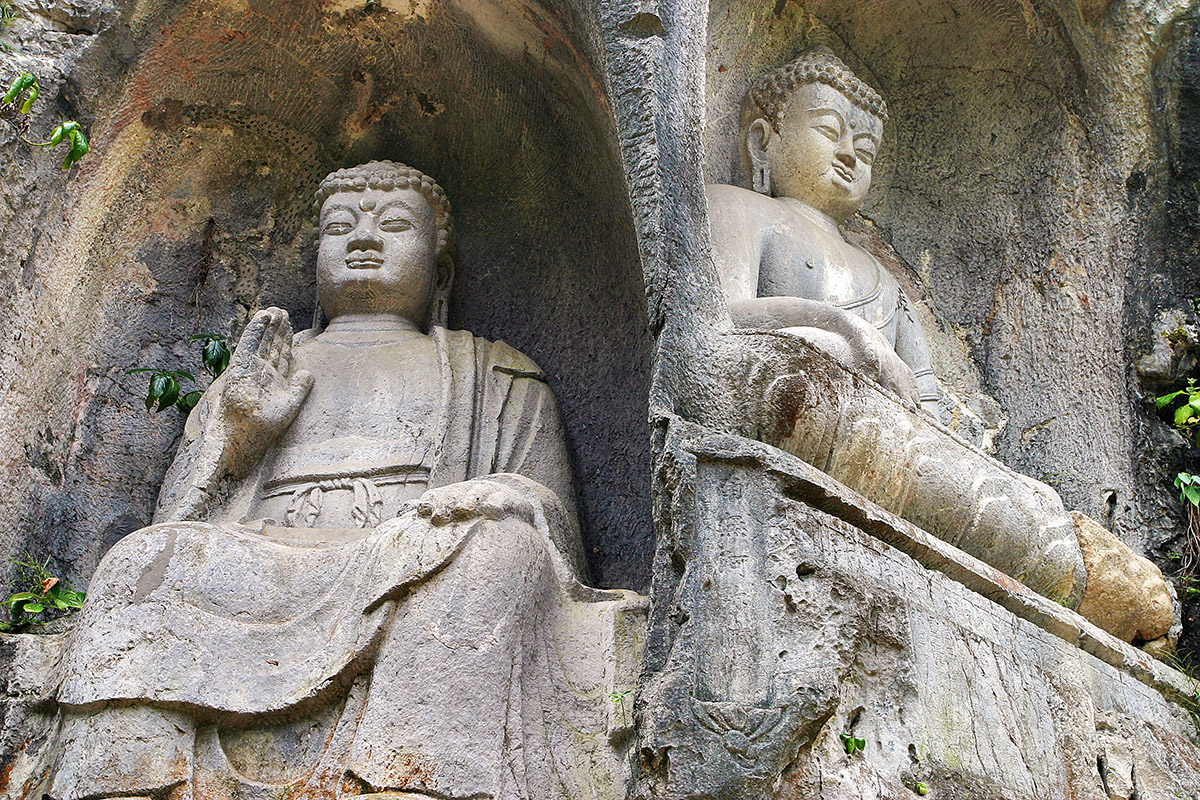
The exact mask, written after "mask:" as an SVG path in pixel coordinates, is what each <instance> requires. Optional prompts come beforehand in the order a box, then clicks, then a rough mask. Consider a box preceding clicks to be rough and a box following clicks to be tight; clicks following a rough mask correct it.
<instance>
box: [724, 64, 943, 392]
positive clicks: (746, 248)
mask: <svg viewBox="0 0 1200 800" xmlns="http://www.w3.org/2000/svg"><path fill="white" fill-rule="evenodd" d="M743 114H744V117H745V118H746V119H745V122H746V123H747V124H746V125H745V126H744V127H745V133H744V136H745V154H746V158H747V161H748V162H749V167H750V171H751V174H752V176H753V183H754V191H750V190H748V189H742V188H740V187H737V186H726V185H710V186H709V187H708V189H707V195H708V203H709V209H710V213H709V219H710V224H711V226H712V240H713V243H714V248H713V250H714V256H715V258H716V260H717V267H718V269H719V270H720V273H721V283H722V287H723V288H724V290H725V296H726V299H727V301H728V303H729V310H730V312H731V313H732V314H733V318H734V321H735V323H737V324H738V325H740V326H742V327H747V328H760V329H761V328H773V329H781V330H785V331H788V332H790V333H793V334H795V335H797V336H800V337H801V338H803V339H805V340H807V341H809V342H810V343H812V344H814V345H816V346H817V347H819V348H820V349H822V350H824V351H825V352H827V353H829V354H830V355H831V356H833V357H834V358H835V359H837V360H838V361H839V362H841V363H843V364H845V365H846V366H847V367H849V368H851V369H854V370H856V371H859V372H864V373H866V374H867V375H869V376H871V377H873V378H875V379H876V380H877V381H878V382H879V383H880V384H882V385H883V386H885V387H887V388H889V389H892V390H893V391H895V392H897V393H898V394H900V395H901V396H902V397H904V398H905V399H907V400H913V401H916V400H919V401H920V403H921V405H922V406H923V407H925V408H926V409H927V410H929V411H931V412H936V409H937V399H938V388H937V382H936V380H934V377H933V370H932V368H931V367H930V363H929V349H928V347H927V346H926V344H925V334H924V332H923V331H922V330H921V326H920V325H919V324H918V323H917V322H916V320H915V319H914V318H913V315H912V312H911V311H910V310H909V305H908V300H907V298H906V297H905V295H904V292H903V291H902V290H901V288H900V286H899V284H898V283H897V282H896V279H895V278H893V277H892V276H891V274H889V273H888V271H887V270H885V269H884V268H883V266H882V265H881V264H880V263H879V261H878V260H877V259H876V258H875V257H874V256H872V255H871V254H870V253H868V252H866V251H865V250H863V249H861V248H859V247H856V246H855V245H853V244H851V243H849V242H847V241H846V240H845V238H844V237H843V236H842V233H841V231H840V229H839V226H840V225H841V224H842V223H843V222H845V221H846V220H847V219H849V218H850V217H852V216H853V215H854V212H855V211H857V210H858V207H859V206H860V205H861V204H862V202H863V200H864V199H865V198H866V195H867V190H868V189H869V188H870V186H871V167H872V164H874V162H875V156H876V153H877V152H878V150H879V146H880V143H881V140H882V137H883V123H884V122H885V121H886V120H887V106H886V104H885V103H884V101H883V98H881V97H880V96H879V95H878V94H877V93H876V92H875V91H874V90H873V89H872V88H871V87H869V86H867V85H866V84H865V83H863V82H862V81H860V80H859V79H858V78H857V77H855V75H854V74H853V73H851V72H850V70H849V69H847V68H846V66H845V65H844V64H842V62H841V61H840V60H838V59H837V57H835V56H834V55H833V54H832V53H829V52H828V51H823V50H816V51H811V52H810V53H808V54H806V55H805V56H803V57H801V58H798V59H796V60H795V61H793V62H791V63H790V64H787V65H786V66H784V67H782V68H780V69H778V70H774V71H772V72H768V73H767V74H766V75H764V76H762V77H761V78H759V79H758V80H757V81H756V82H755V83H754V84H753V85H752V86H751V88H750V92H749V94H748V95H747V98H746V103H745V108H744V111H743Z"/></svg>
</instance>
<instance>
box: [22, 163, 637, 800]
mask: <svg viewBox="0 0 1200 800" xmlns="http://www.w3.org/2000/svg"><path fill="white" fill-rule="evenodd" d="M317 210H318V212H319V237H320V238H319V248H318V254H317V287H318V294H319V302H320V306H321V308H322V310H323V312H324V316H325V318H326V319H327V320H328V322H327V324H326V325H325V326H324V328H323V329H322V330H310V331H305V332H303V333H300V334H299V335H297V336H293V333H292V329H291V326H290V324H289V321H288V315H287V313H286V312H284V311H282V310H280V309H275V308H272V309H267V310H265V311H261V312H259V313H258V314H256V315H255V316H254V317H253V319H252V320H251V321H250V323H249V324H248V325H247V327H246V329H245V332H244V333H243V334H242V336H241V339H240V341H239V343H238V346H237V348H236V350H235V351H234V354H233V358H232V361H231V363H230V365H229V368H228V370H227V371H226V372H225V373H224V374H223V375H222V376H221V377H220V378H219V379H218V380H217V381H215V382H214V383H213V385H212V386H211V387H210V388H209V389H208V391H207V392H206V393H205V395H204V397H203V399H202V400H201V401H200V404H199V405H198V406H197V407H196V409H195V410H194V411H193V412H192V414H191V415H190V417H189V419H188V421H187V427H186V431H185V436H184V440H183V442H182V443H181V444H180V447H179V452H178V455H177V456H176V459H175V461H174V464H173V465H172V467H171V469H170V471H169V473H168V477H167V482H166V485H165V486H164V487H163V490H162V493H161V496H160V499H159V507H158V510H157V513H156V515H155V524H153V525H151V526H149V527H147V528H143V529H142V530H140V531H137V532H135V533H133V534H131V535H129V536H128V537H126V538H125V539H123V540H122V541H121V542H119V543H118V544H117V545H116V546H115V547H114V548H113V549H112V550H111V551H110V552H109V553H108V554H107V555H106V556H105V558H104V559H103V561H102V562H101V564H100V566H99V567H98V569H97V571H96V573H95V575H94V577H93V579H92V583H91V586H90V587H89V594H88V600H87V603H86V606H85V608H84V609H83V611H82V613H81V615H80V618H79V624H78V627H77V629H76V630H77V633H76V634H75V638H74V640H73V642H72V643H71V646H70V649H69V650H68V653H67V656H66V659H65V662H64V665H63V671H64V675H65V679H64V681H63V683H62V685H61V688H60V690H59V693H58V700H59V704H60V708H61V712H62V713H61V719H62V723H61V730H60V732H59V756H58V761H57V764H56V766H55V768H54V771H53V778H52V781H51V784H50V785H49V787H47V788H46V791H47V792H48V794H49V796H51V797H53V798H55V800H82V799H83V798H103V797H118V796H119V797H130V796H137V797H153V798H155V800H184V799H185V798H186V799H187V800H200V799H201V798H205V799H206V800H208V799H210V798H223V799H224V798H264V797H268V796H270V797H288V796H296V797H309V798H329V800H333V798H349V797H356V796H360V795H370V796H371V797H373V798H384V797H388V798H407V799H408V800H419V798H430V797H436V798H442V799H443V800H453V799H455V798H457V799H459V800H465V798H495V799H496V800H502V799H503V800H518V799H519V798H531V797H537V798H562V799H563V800H565V799H566V798H572V800H574V799H575V798H593V797H595V798H599V797H608V796H610V795H609V794H608V792H609V791H610V789H611V787H610V786H609V783H610V782H611V780H612V776H613V774H614V773H615V771H616V770H617V769H618V765H619V758H618V756H617V754H615V753H614V752H613V751H612V749H611V748H610V747H609V746H608V741H609V735H610V734H611V733H612V731H611V730H610V729H609V726H611V724H612V722H611V719H610V717H611V714H612V707H613V703H611V702H609V696H610V695H611V694H612V693H613V692H614V691H617V690H616V689H614V688H613V685H612V680H613V676H612V670H611V661H610V659H608V658H607V657H606V655H605V653H606V650H605V648H606V647H611V645H604V644H602V643H603V642H604V641H606V640H608V639H610V638H611V637H609V636H606V635H604V631H603V630H602V629H603V628H604V626H605V625H608V626H609V631H610V633H611V630H612V625H613V615H614V614H619V613H621V612H622V610H623V609H636V608H638V607H640V606H639V604H640V602H641V600H640V598H637V597H636V596H631V595H628V594H626V593H623V592H603V591H598V590H594V589H589V588H587V587H586V586H585V585H584V583H583V581H584V580H585V577H586V570H585V562H584V559H583V556H582V549H581V546H580V542H579V531H578V526H577V523H576V519H575V514H574V509H573V504H574V491H573V489H572V478H571V471H570V466H569V461H568V456H567V450H566V447H565V443H564V433H563V427H562V424H561V422H560V420H559V416H558V412H557V410H556V407H555V402H554V398H553V396H552V394H551V392H550V390H549V388H548V387H547V385H546V382H545V379H544V376H543V375H542V373H541V371H540V370H539V369H538V367H537V366H536V365H535V364H534V363H533V362H532V361H530V360H529V359H528V358H526V357H525V356H523V355H522V354H521V353H519V352H517V351H516V350H514V349H513V348H511V347H509V346H507V345H505V344H503V343H500V342H496V343H493V342H489V341H486V340H484V339H480V338H476V337H474V336H472V335H471V334H470V333H467V332H463V331H450V330H447V329H446V328H445V327H444V324H445V314H446V306H447V297H448V294H449V291H450V286H451V281H452V278H453V261H452V259H451V255H450V254H451V246H452V231H451V218H450V208H449V204H448V202H447V199H446V196H445V194H444V193H443V191H442V189H441V188H440V187H439V186H438V185H437V184H436V183H435V182H434V181H433V180H432V179H430V178H429V177H428V176H426V175H423V174H422V173H420V172H418V171H417V170H415V169H412V168H410V167H406V166H404V165H401V164H395V163H392V162H372V163H370V164H366V165H363V166H360V167H356V168H352V169H345V170H340V171H338V172H335V173H333V174H331V175H330V176H329V177H327V178H326V179H325V180H324V182H323V183H322V184H321V187H320V189H319V191H318V192H317ZM635 616H636V613H635ZM606 673H607V674H606ZM38 796H39V797H40V794H39V795H38Z"/></svg>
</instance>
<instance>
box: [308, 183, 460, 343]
mask: <svg viewBox="0 0 1200 800" xmlns="http://www.w3.org/2000/svg"><path fill="white" fill-rule="evenodd" d="M314 210H315V211H316V215H317V234H318V245H317V299H318V302H319V303H320V306H321V309H322V310H323V311H324V313H325V316H326V317H327V318H328V319H330V320H333V319H336V318H337V317H340V316H342V315H344V314H383V315H395V316H397V317H399V318H400V319H402V320H406V321H408V322H410V323H411V324H413V325H414V326H415V327H417V328H420V329H422V330H426V329H428V327H429V326H430V325H432V324H437V325H444V324H445V322H446V310H447V305H448V302H449V296H450V286H451V283H452V281H453V278H454V262H453V259H452V257H451V247H452V244H453V230H452V227H451V221H450V203H449V201H448V200H447V199H446V193H445V192H444V191H442V187H440V186H438V184H437V182H436V181H434V180H433V179H432V178H430V177H429V176H428V175H425V174H424V173H422V172H421V171H420V170H417V169H414V168H412V167H409V166H406V165H404V164H398V163H395V162H392V161H372V162H370V163H367V164H362V165H360V166H357V167H350V168H348V169H340V170H337V171H336V172H333V173H331V174H330V175H329V176H328V177H326V178H325V180H323V181H321V185H320V187H319V188H318V189H317V194H316V202H315V204H314Z"/></svg>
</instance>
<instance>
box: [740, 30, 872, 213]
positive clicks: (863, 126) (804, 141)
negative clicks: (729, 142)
mask: <svg viewBox="0 0 1200 800" xmlns="http://www.w3.org/2000/svg"><path fill="white" fill-rule="evenodd" d="M886 119H887V105H886V104H885V103H884V101H883V98H881V97H880V96H879V94H878V93H876V92H875V90H874V89H872V88H871V87H869V86H867V85H866V84H865V83H863V82H862V81H860V80H859V79H858V78H857V77H855V75H854V73H852V72H851V71H850V69H849V68H848V67H847V66H846V65H845V64H843V63H842V62H841V61H840V60H839V59H838V57H837V56H835V55H834V54H833V53H832V52H830V51H829V50H828V49H826V48H816V49H813V50H809V51H808V52H806V53H804V54H802V55H801V56H800V57H799V58H797V59H796V60H795V61H792V62H791V63H789V64H786V65H785V66H782V67H780V68H778V69H775V70H771V71H770V72H767V73H766V74H764V75H762V76H761V77H759V78H758V80H756V81H755V82H754V83H753V84H752V85H751V87H750V91H749V92H748V93H747V95H746V103H745V106H744V115H743V120H744V122H745V123H746V124H744V125H743V131H744V132H745V144H746V155H747V157H748V160H749V166H750V171H751V174H752V175H753V180H754V189H755V191H758V192H762V193H763V194H768V195H773V196H781V197H791V198H794V199H796V200H799V201H801V202H803V203H805V204H806V205H808V206H811V207H813V208H815V209H817V210H818V211H821V212H823V213H825V214H827V215H829V216H830V217H832V218H833V219H834V220H835V221H837V222H839V223H840V222H842V221H844V220H845V219H847V218H849V217H850V216H852V215H853V214H854V212H855V211H856V210H857V209H858V207H859V206H860V205H861V204H862V201H863V199H864V198H865V197H866V194H867V190H868V189H869V188H870V186H871V165H872V163H873V162H874V161H875V153H876V151H877V150H878V148H879V143H880V139H881V138H882V136H883V123H884V121H885V120H886Z"/></svg>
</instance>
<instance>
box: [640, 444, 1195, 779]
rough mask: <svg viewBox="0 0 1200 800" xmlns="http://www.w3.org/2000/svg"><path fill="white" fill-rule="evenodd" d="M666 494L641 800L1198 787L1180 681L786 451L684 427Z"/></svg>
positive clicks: (643, 693) (664, 464)
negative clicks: (855, 742)
mask: <svg viewBox="0 0 1200 800" xmlns="http://www.w3.org/2000/svg"><path fill="white" fill-rule="evenodd" d="M659 478H660V480H662V481H663V482H664V485H666V486H668V487H670V492H669V493H664V496H663V497H661V498H660V501H659V508H658V509H657V513H658V516H659V524H660V526H661V528H660V530H663V531H665V532H666V535H665V536H662V537H661V539H660V543H659V549H658V555H657V562H656V569H655V575H656V581H657V582H656V584H655V587H654V593H653V603H654V606H653V608H654V610H653V616H652V620H651V627H650V632H649V638H648V651H647V660H646V668H645V673H644V675H643V682H642V688H641V690H640V697H639V709H640V712H641V718H642V728H641V731H640V736H641V741H640V748H641V749H640V761H641V764H640V766H641V770H642V772H641V776H640V779H639V783H638V785H637V786H636V787H635V791H634V794H635V795H636V796H637V797H640V798H641V797H655V798H668V797H669V798H718V797H719V798H721V800H735V799H736V798H765V797H776V798H805V799H806V800H814V799H815V798H821V799H822V800H833V799H834V798H839V799H840V798H881V799H882V798H903V797H916V796H918V795H921V794H922V793H924V796H927V797H932V798H939V797H940V798H951V797H953V798H968V797H969V798H975V799H981V798H1001V797H1002V798H1005V799H1006V800H1018V799H1020V800H1045V799H1046V798H1065V797H1072V798H1096V800H1111V799H1112V798H1132V797H1135V796H1136V797H1139V798H1142V799H1143V800H1145V799H1146V798H1159V797H1162V798H1174V797H1192V796H1194V795H1195V793H1196V792H1197V791H1200V748H1198V747H1197V744H1196V728H1195V725H1194V724H1193V722H1192V720H1191V719H1190V718H1189V715H1188V713H1187V711H1186V710H1185V708H1184V707H1183V706H1182V705H1181V704H1180V702H1179V701H1180V700H1181V699H1184V698H1187V697H1191V696H1194V687H1193V686H1192V685H1191V683H1190V682H1189V681H1188V679H1187V678H1185V677H1184V676H1183V675H1181V674H1180V673H1178V672H1176V671H1174V670H1171V669H1169V668H1167V667H1165V666H1164V665H1163V664H1161V663H1160V662H1158V661H1155V660H1154V659H1151V658H1150V657H1148V656H1147V655H1146V654H1145V653H1143V652H1141V651H1139V650H1137V649H1135V648H1133V647H1131V646H1129V645H1126V644H1124V643H1122V642H1120V641H1118V640H1116V639H1115V638H1113V637H1112V636H1110V635H1108V634H1106V633H1104V632H1103V631H1101V630H1099V629H1098V628H1096V627H1095V626H1093V625H1092V624H1090V623H1088V622H1087V621H1085V620H1084V619H1083V618H1082V617H1080V616H1079V615H1077V614H1075V613H1074V612H1071V611H1068V610H1067V609H1065V608H1063V607H1061V606H1059V605H1057V604H1055V603H1053V602H1051V601H1048V600H1046V599H1045V598H1043V597H1041V596H1039V595H1037V594H1035V593H1033V592H1032V591H1030V590H1029V589H1027V588H1025V587H1024V586H1022V585H1021V584H1019V583H1017V582H1015V581H1013V580H1012V579H1011V578H1007V577H1006V576H1004V575H1003V574H1001V573H999V572H997V571H996V570H994V569H992V568H991V567H988V566H987V565H986V564H984V563H983V562H981V561H979V560H977V559H975V558H972V557H971V556H968V555H966V554H965V553H963V552H962V551H960V550H958V549H957V548H955V547H953V546H951V545H948V544H946V543H945V542H942V541H940V540H938V539H935V538H934V537H932V536H930V535H929V534H927V533H925V532H924V531H922V530H920V529H919V528H916V527H915V526H913V525H911V524H909V523H907V522H904V521H903V520H901V519H899V518H897V517H894V516H892V515H890V514H888V513H887V512H885V511H883V510H882V509H880V508H878V507H877V506H875V505H873V504H872V503H870V502H869V501H866V500H864V499H863V498H862V497H861V496H859V495H857V494H856V493H854V492H852V491H850V490H848V489H846V488H845V487H844V486H841V485H840V484H838V483H837V482H836V481H833V480H832V479H831V478H829V477H828V476H827V475H824V474H823V473H820V472H818V471H817V470H815V469H813V468H812V467H810V466H808V465H807V464H804V463H802V462H800V461H799V460H797V459H793V458H791V457H789V456H787V455H785V454H783V453H781V452H780V451H779V450H776V449H774V448H769V447H765V446H763V445H761V444H758V443H756V442H751V441H749V440H746V439H740V438H737V437H730V436H718V435H714V434H712V433H711V432H708V431H705V430H704V429H701V428H698V427H696V426H692V425H688V424H687V423H682V422H680V421H678V420H675V421H672V423H671V425H670V426H669V430H668V433H667V436H666V441H665V446H664V451H663V456H662V459H661V460H660V462H659ZM847 738H848V739H861V740H862V741H863V743H864V745H863V747H862V749H861V750H860V749H859V748H857V747H852V746H851V745H849V744H847V743H845V741H844V739H847ZM849 749H853V750H854V752H853V753H848V752H847V750H849Z"/></svg>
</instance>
